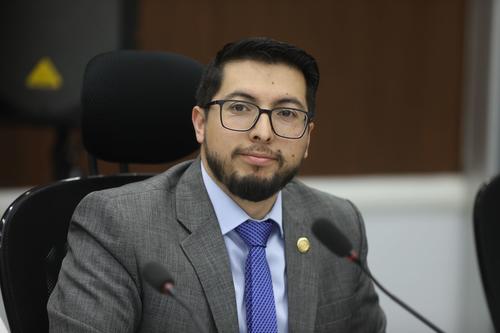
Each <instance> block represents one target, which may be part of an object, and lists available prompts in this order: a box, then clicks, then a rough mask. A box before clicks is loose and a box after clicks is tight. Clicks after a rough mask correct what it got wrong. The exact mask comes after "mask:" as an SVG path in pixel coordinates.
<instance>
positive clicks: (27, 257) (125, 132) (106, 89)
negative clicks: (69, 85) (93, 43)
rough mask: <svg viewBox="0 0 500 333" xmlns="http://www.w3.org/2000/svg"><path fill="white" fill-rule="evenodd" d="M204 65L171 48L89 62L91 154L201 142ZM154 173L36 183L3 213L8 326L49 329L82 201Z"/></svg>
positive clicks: (131, 159)
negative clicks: (198, 95)
mask: <svg viewBox="0 0 500 333" xmlns="http://www.w3.org/2000/svg"><path fill="white" fill-rule="evenodd" d="M202 69H203V67H202V66H201V65H200V64H199V63H197V62H196V61H194V60H191V59H188V58H186V57H182V56H180V55H175V54H171V53H158V52H141V51H115V52H110V53H106V54H103V55H99V56H97V57H95V58H94V59H93V60H91V61H90V62H89V64H88V66H87V68H86V72H85V78H84V83H83V91H82V97H83V121H82V125H83V126H82V135H83V138H84V143H85V147H86V149H87V151H88V152H89V154H91V155H93V156H97V157H98V158H99V159H103V160H106V161H111V162H117V163H164V162H171V161H174V160H176V159H178V158H180V157H183V156H185V155H188V154H190V153H192V152H194V151H195V150H196V149H197V148H198V145H197V143H196V141H195V140H194V138H193V137H194V133H193V130H192V125H191V117H190V115H191V113H190V111H191V108H192V107H193V105H194V104H195V99H194V95H195V90H196V86H197V84H198V81H199V79H200V77H201V73H202ZM149 176H151V174H117V175H112V176H102V175H95V176H89V177H84V178H74V179H67V180H63V181H59V182H56V183H53V184H49V185H46V186H40V187H36V188H34V189H32V190H29V191H27V192H26V193H24V194H23V195H21V196H20V197H19V198H18V199H16V201H14V203H13V204H12V205H11V206H10V207H9V208H8V209H7V211H6V212H5V214H4V216H3V217H2V224H1V228H2V229H1V240H0V283H1V287H2V295H3V300H4V304H5V310H6V314H7V318H8V322H9V326H10V329H11V332H15V333H17V332H46V331H48V317H47V310H46V305H47V300H48V297H49V295H50V293H51V292H52V289H53V288H54V285H55V283H56V282H57V276H58V273H59V270H60V267H61V262H62V259H63V257H64V256H65V254H66V234H67V231H68V226H69V222H70V220H71V215H72V214H73V211H74V209H75V207H76V206H77V204H78V203H79V202H80V200H81V199H82V198H83V197H84V196H85V195H87V194H88V193H90V192H92V191H96V190H102V189H106V188H111V187H116V186H121V185H124V184H127V183H130V182H135V181H140V180H143V179H145V178H147V177H149Z"/></svg>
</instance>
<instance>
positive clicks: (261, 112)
mask: <svg viewBox="0 0 500 333" xmlns="http://www.w3.org/2000/svg"><path fill="white" fill-rule="evenodd" d="M226 102H241V103H247V104H250V105H253V106H255V107H256V108H257V109H258V110H259V114H258V115H257V117H256V118H255V121H254V122H253V124H252V125H251V126H250V127H249V128H247V129H243V130H238V129H234V128H229V127H227V126H226V125H224V122H223V121H222V106H223V105H224V103H226ZM212 105H218V106H219V111H220V112H219V116H220V123H221V125H222V127H224V128H225V129H228V130H231V131H236V132H248V131H250V130H251V129H252V128H254V126H255V124H257V122H258V121H259V119H260V116H261V115H262V114H263V113H265V114H267V116H268V117H269V123H270V124H271V129H272V130H273V133H274V134H276V135H277V136H279V137H281V138H285V139H300V138H302V137H303V136H304V134H305V133H306V130H307V125H309V123H310V122H311V121H312V118H311V117H310V113H309V112H308V111H304V110H300V109H295V108H284V107H280V108H274V109H263V108H261V107H260V106H258V105H257V104H255V103H252V102H248V101H242V100H238V99H218V100H214V101H211V102H209V103H207V104H206V105H205V109H209V108H210V106H212ZM276 110H293V111H298V112H301V113H304V114H305V116H306V121H305V124H304V130H303V131H302V133H301V134H300V136H298V137H290V136H284V135H280V134H278V133H276V130H275V129H274V125H273V118H272V116H271V114H272V112H273V111H276Z"/></svg>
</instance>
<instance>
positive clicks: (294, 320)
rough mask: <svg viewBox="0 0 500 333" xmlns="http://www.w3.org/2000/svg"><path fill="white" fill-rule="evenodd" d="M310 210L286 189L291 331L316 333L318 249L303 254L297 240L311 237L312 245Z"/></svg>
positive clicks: (286, 239) (289, 323) (284, 193)
mask: <svg viewBox="0 0 500 333" xmlns="http://www.w3.org/2000/svg"><path fill="white" fill-rule="evenodd" d="M307 220H308V216H307V208H306V207H303V205H301V202H300V201H299V200H298V197H297V196H296V195H295V196H293V195H291V194H290V193H289V192H288V191H287V190H286V188H285V189H284V190H283V229H284V236H285V260H286V271H287V290H288V329H289V331H290V332H313V331H314V322H315V318H316V304H317V298H318V281H317V279H318V277H317V270H316V267H315V266H316V264H315V261H314V257H315V256H314V251H315V249H314V248H313V247H312V246H311V248H310V249H309V251H308V252H306V253H300V252H299V251H298V249H297V240H298V239H299V238H300V237H307V238H308V239H309V241H310V242H311V244H312V243H313V241H312V233H311V231H310V230H309V228H308V225H309V224H308V223H305V221H307Z"/></svg>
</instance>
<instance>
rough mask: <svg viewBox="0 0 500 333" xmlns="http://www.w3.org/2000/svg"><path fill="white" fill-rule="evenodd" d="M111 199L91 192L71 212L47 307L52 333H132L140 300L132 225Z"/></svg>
mask: <svg viewBox="0 0 500 333" xmlns="http://www.w3.org/2000/svg"><path fill="white" fill-rule="evenodd" d="M116 206H117V205H116V203H115V201H114V200H113V199H109V198H106V197H105V196H104V195H103V194H102V193H100V192H96V193H93V194H90V195H89V196H87V197H86V198H84V199H83V200H82V202H81V203H80V204H79V205H78V207H77V209H76V210H75V213H74V214H73V217H72V221H71V223H70V228H69V233H68V253H67V255H66V257H65V259H64V260H63V264H62V267H61V271H60V273H59V277H58V282H57V284H56V286H55V288H54V291H53V292H52V294H51V296H50V298H49V302H48V305H47V310H48V315H49V326H50V332H76V333H78V332H103V333H104V332H134V331H136V330H137V328H138V326H139V320H140V314H141V301H140V295H139V291H138V290H139V289H138V287H137V285H136V281H135V280H134V278H133V276H134V274H135V273H133V272H131V269H130V267H135V266H134V251H133V243H134V242H133V225H130V223H129V225H127V223H126V222H125V221H126V219H124V218H123V217H122V216H120V210H119V209H118V207H116Z"/></svg>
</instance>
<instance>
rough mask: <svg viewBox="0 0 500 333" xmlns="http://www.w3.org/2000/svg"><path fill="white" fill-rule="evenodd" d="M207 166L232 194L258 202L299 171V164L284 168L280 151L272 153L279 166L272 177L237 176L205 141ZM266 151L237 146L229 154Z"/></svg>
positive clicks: (276, 190)
mask: <svg viewBox="0 0 500 333" xmlns="http://www.w3.org/2000/svg"><path fill="white" fill-rule="evenodd" d="M203 149H204V151H205V156H206V158H207V163H208V166H209V167H210V170H212V172H213V174H214V176H215V178H217V180H218V181H219V182H221V183H222V184H224V185H225V186H226V188H227V189H228V190H229V192H231V193H232V194H233V195H235V196H237V197H239V198H241V199H244V200H248V201H253V202H259V201H262V200H265V199H268V198H270V197H271V196H273V195H274V194H276V193H278V192H279V191H280V190H281V189H282V188H283V187H284V186H285V185H286V184H287V183H288V182H289V181H290V180H292V179H293V177H295V175H296V174H297V173H298V172H299V168H300V164H301V163H298V164H297V165H294V166H292V167H288V168H284V167H283V165H284V162H283V157H282V155H281V153H279V152H278V153H276V154H273V155H274V156H275V157H276V159H277V162H278V165H279V168H278V171H277V172H276V173H274V175H273V176H272V177H270V178H269V179H268V178H262V177H257V176H256V175H247V176H239V175H238V174H237V172H236V171H235V170H232V169H231V167H230V166H229V165H228V163H230V162H228V161H224V160H223V159H222V158H220V157H219V155H218V154H217V153H216V152H212V151H210V149H208V147H207V144H206V141H205V144H204V145H203ZM263 150H264V151H268V149H267V148H266V149H262V148H260V149H259V147H250V148H248V149H245V150H243V149H241V148H237V149H235V150H234V151H233V153H232V154H231V159H234V158H235V157H236V156H237V155H238V154H240V153H241V152H244V151H263ZM260 168H261V167H258V166H256V167H254V169H255V172H258V171H259V169H260Z"/></svg>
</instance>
